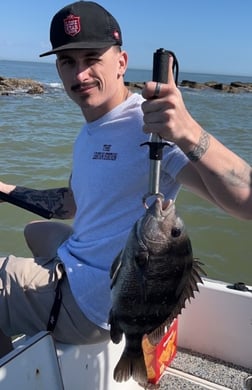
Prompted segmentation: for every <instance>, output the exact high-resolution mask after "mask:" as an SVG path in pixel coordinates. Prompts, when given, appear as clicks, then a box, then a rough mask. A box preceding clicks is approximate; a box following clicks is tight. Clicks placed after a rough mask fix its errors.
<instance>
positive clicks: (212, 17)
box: [0, 0, 252, 76]
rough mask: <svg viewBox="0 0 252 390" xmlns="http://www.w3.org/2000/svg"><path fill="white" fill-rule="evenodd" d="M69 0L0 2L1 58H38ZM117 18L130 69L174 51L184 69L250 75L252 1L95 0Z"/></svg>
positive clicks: (145, 65)
mask: <svg viewBox="0 0 252 390" xmlns="http://www.w3.org/2000/svg"><path fill="white" fill-rule="evenodd" d="M70 2H71V0H70V1H67V0H12V1H8V0H1V21H0V59H8V60H22V61H23V60H24V61H43V62H48V61H49V62H54V60H55V56H50V57H48V58H45V59H40V58H39V54H40V53H42V52H44V51H47V50H49V49H50V48H51V45H50V41H49V28H50V22H51V19H52V17H53V15H54V14H55V13H56V12H57V11H58V10H59V9H60V8H62V7H64V6H65V5H67V4H68V3H70ZM98 3H99V4H100V5H102V6H103V7H105V8H106V9H107V10H108V11H109V12H110V13H112V15H113V16H114V17H115V18H116V19H117V21H118V22H119V24H120V26H121V29H122V35H123V49H124V50H126V51H127V52H128V55H129V67H130V68H137V69H152V61H153V53H154V52H155V51H156V50H157V49H159V48H164V49H166V50H171V51H173V52H174V53H175V54H176V57H177V59H178V61H179V65H180V70H181V71H183V72H195V73H213V74H216V73H217V74H226V75H246V76H252V22H251V17H252V0H155V1H153V0H127V1H125V0H98Z"/></svg>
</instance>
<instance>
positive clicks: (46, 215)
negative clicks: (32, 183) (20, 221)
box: [0, 191, 53, 219]
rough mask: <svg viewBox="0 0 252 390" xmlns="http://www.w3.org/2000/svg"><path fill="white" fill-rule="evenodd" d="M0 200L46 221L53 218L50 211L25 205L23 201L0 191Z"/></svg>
mask: <svg viewBox="0 0 252 390" xmlns="http://www.w3.org/2000/svg"><path fill="white" fill-rule="evenodd" d="M0 199H1V200H3V201H5V202H8V203H11V204H13V205H15V206H18V207H21V208H22V209H25V210H28V211H31V212H32V213H34V214H37V215H40V217H43V218H46V219H51V218H52V217H53V213H52V212H51V211H49V210H46V209H43V208H42V207H39V206H36V205H32V204H29V203H26V202H24V201H23V200H21V199H17V198H14V197H13V196H11V195H10V194H5V193H4V192H2V191H0Z"/></svg>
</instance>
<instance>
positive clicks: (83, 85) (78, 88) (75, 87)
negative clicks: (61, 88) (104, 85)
mask: <svg viewBox="0 0 252 390" xmlns="http://www.w3.org/2000/svg"><path fill="white" fill-rule="evenodd" d="M95 85H97V83H95V82H92V83H76V84H74V85H72V86H71V91H73V92H76V91H81V90H82V89H85V88H87V87H90V86H95Z"/></svg>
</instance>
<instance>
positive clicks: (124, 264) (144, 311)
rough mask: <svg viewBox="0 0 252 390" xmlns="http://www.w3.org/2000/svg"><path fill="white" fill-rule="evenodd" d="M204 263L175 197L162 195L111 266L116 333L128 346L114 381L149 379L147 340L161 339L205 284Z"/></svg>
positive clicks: (112, 324) (116, 339) (112, 325)
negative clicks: (196, 253) (195, 254)
mask: <svg viewBox="0 0 252 390" xmlns="http://www.w3.org/2000/svg"><path fill="white" fill-rule="evenodd" d="M200 274H204V272H203V271H202V270H201V268H200V262H199V261H197V260H195V259H194V258H193V253H192V247H191V242H190V239H189V237H188V235H187V233H186V229H185V226H184V223H183V221H182V220H181V218H180V217H178V216H177V215H176V208H175V203H174V202H173V201H162V199H161V198H159V197H157V199H156V200H155V202H154V203H153V204H152V205H151V207H150V208H149V209H147V210H146V212H145V214H144V215H143V217H142V218H140V219H139V220H138V221H137V222H136V223H135V225H134V226H133V228H132V231H131V232H130V234H129V237H128V240H127V243H126V246H125V248H124V249H123V250H122V252H121V253H120V254H119V255H118V256H117V258H116V259H115V260H114V262H113V264H112V267H111V275H110V276H111V295H112V308H111V311H110V315H109V323H110V335H111V340H112V341H113V342H114V343H119V342H120V341H121V339H122V335H123V334H124V335H125V349H124V351H123V353H122V356H121V358H120V360H119V362H118V364H117V366H116V367H115V369H114V379H115V380H116V381H118V382H122V381H127V380H128V379H129V378H130V377H131V376H132V377H133V379H135V380H136V381H137V382H139V383H141V384H145V383H147V372H146V368H145V363H144V356H143V351H142V344H141V343H142V338H143V335H144V334H147V335H148V338H149V340H150V342H151V343H152V344H153V343H154V344H155V343H158V342H159V340H160V339H161V338H162V336H163V335H164V332H165V328H166V326H169V324H170V323H171V322H172V320H173V319H174V318H175V317H176V316H177V315H178V314H179V313H180V312H181V310H182V308H183V307H185V301H186V300H187V299H189V300H190V298H192V297H194V291H198V286H197V283H202V280H201V277H200Z"/></svg>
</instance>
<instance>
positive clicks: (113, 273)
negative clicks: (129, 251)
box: [110, 251, 122, 288]
mask: <svg viewBox="0 0 252 390" xmlns="http://www.w3.org/2000/svg"><path fill="white" fill-rule="evenodd" d="M121 266H122V251H121V252H120V253H119V254H118V255H117V256H116V258H115V260H114V261H113V263H112V265H111V268H110V279H111V284H110V288H112V287H113V286H114V284H115V282H116V279H117V276H118V274H119V272H120V269H121Z"/></svg>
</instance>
